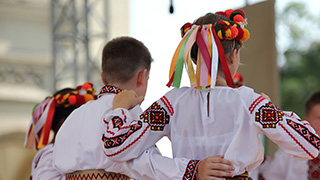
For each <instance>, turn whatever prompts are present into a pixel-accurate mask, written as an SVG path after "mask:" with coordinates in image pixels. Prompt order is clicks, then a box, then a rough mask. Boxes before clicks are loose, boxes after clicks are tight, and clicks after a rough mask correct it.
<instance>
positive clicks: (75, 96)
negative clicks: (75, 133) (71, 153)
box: [25, 82, 95, 180]
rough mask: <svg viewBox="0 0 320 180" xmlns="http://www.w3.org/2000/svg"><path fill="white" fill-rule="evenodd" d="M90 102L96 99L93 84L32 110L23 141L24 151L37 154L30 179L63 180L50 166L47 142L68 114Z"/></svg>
mask: <svg viewBox="0 0 320 180" xmlns="http://www.w3.org/2000/svg"><path fill="white" fill-rule="evenodd" d="M93 99H95V95H94V89H93V84H91V83H89V82H88V83H84V84H83V85H81V86H78V87H77V88H76V89H71V88H66V89H63V90H60V91H58V92H57V93H56V94H55V95H54V96H52V97H47V98H46V99H45V100H44V101H42V102H41V103H39V104H37V105H36V106H35V107H34V109H33V112H32V121H31V122H30V125H29V128H28V131H27V133H26V138H25V146H26V147H27V148H30V149H32V148H36V149H37V150H38V152H37V154H36V155H35V157H34V159H33V162H32V172H31V177H32V178H33V179H57V180H58V179H61V178H62V175H61V174H59V173H58V172H57V171H56V170H55V169H54V168H53V166H52V149H53V143H50V142H49V135H50V131H51V130H55V131H57V130H58V129H59V127H60V125H61V124H62V123H63V121H64V119H65V118H66V117H67V116H68V115H69V113H71V112H72V111H73V110H74V109H75V108H77V107H79V106H81V105H82V104H84V103H86V102H88V101H90V100H93ZM53 140H54V137H53Z"/></svg>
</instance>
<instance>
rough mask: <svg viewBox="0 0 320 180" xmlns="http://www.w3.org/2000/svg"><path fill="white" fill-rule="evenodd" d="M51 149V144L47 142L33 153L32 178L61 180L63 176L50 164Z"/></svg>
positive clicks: (36, 179)
mask: <svg viewBox="0 0 320 180" xmlns="http://www.w3.org/2000/svg"><path fill="white" fill-rule="evenodd" d="M52 150H53V144H47V145H46V146H45V147H44V148H42V149H40V150H39V151H38V153H37V154H36V155H35V157H34V159H33V162H32V172H31V175H32V179H33V180H41V179H50V180H63V179H65V177H64V176H63V175H62V174H60V173H59V172H58V171H57V170H56V169H55V168H54V167H53V164H52Z"/></svg>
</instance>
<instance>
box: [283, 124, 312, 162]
mask: <svg viewBox="0 0 320 180" xmlns="http://www.w3.org/2000/svg"><path fill="white" fill-rule="evenodd" d="M279 125H280V127H282V129H283V130H284V131H285V132H286V133H287V134H288V135H289V136H290V137H291V138H292V139H293V140H294V142H296V143H297V144H298V145H299V146H300V148H301V149H303V150H304V151H305V152H306V153H307V154H308V155H309V156H310V157H311V158H314V156H313V155H312V154H311V153H310V152H309V151H308V150H306V148H304V147H303V146H302V144H300V142H299V141H298V140H297V139H296V138H295V137H293V135H292V134H291V133H290V132H289V131H288V130H287V129H286V128H285V127H284V126H283V125H282V124H280V123H279Z"/></svg>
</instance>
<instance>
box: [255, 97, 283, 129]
mask: <svg viewBox="0 0 320 180" xmlns="http://www.w3.org/2000/svg"><path fill="white" fill-rule="evenodd" d="M283 115H284V113H283V112H282V111H281V110H280V109H279V108H277V107H276V106H275V105H274V104H273V103H271V102H268V103H266V104H265V105H264V106H261V107H260V108H259V110H258V112H256V122H259V123H260V124H261V125H262V127H263V128H275V127H276V124H277V123H278V122H279V121H282V119H283V118H282V117H283Z"/></svg>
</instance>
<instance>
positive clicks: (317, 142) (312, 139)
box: [287, 119, 320, 150]
mask: <svg viewBox="0 0 320 180" xmlns="http://www.w3.org/2000/svg"><path fill="white" fill-rule="evenodd" d="M287 124H288V125H289V126H290V127H292V129H294V130H295V131H296V132H297V133H299V134H300V135H301V136H302V137H304V139H306V140H307V141H308V142H309V143H310V144H312V145H313V146H314V147H315V148H317V149H318V150H319V146H320V138H319V137H317V136H316V135H314V134H313V133H311V132H310V131H309V130H308V129H307V128H306V127H304V126H303V125H302V124H298V123H295V122H294V121H292V120H290V119H287Z"/></svg>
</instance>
